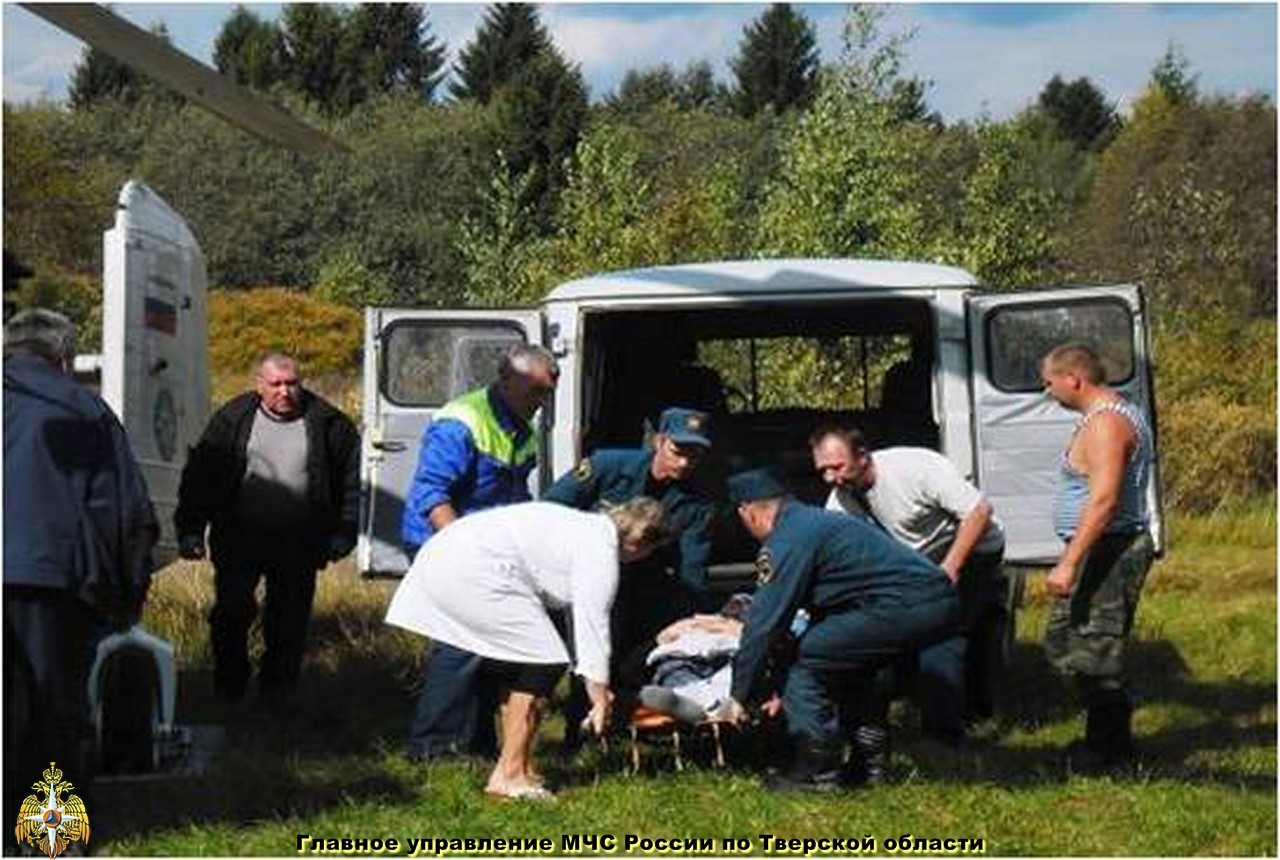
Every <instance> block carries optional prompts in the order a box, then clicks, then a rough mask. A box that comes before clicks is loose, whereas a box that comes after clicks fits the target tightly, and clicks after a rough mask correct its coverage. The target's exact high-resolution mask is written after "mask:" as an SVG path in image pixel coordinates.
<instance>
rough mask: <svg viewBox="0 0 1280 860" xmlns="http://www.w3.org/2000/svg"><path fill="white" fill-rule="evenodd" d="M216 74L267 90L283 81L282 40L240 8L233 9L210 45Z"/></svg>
mask: <svg viewBox="0 0 1280 860" xmlns="http://www.w3.org/2000/svg"><path fill="white" fill-rule="evenodd" d="M213 62H214V65H215V66H216V67H217V69H218V71H219V72H221V73H222V74H224V75H226V76H227V77H229V78H231V80H233V81H235V82H236V83H238V84H244V85H245V86H250V87H253V88H255V89H259V90H268V89H270V88H271V87H272V86H274V85H275V84H276V83H278V82H279V81H281V80H283V79H284V75H285V49H284V36H283V35H282V34H281V32H280V28H279V27H277V26H276V25H275V24H274V23H272V22H270V21H264V20H263V19H261V18H259V17H258V16H257V15H255V14H254V13H253V12H251V11H249V10H248V9H246V8H245V7H244V6H236V8H235V11H234V12H232V13H231V17H230V18H228V19H227V20H226V21H225V22H224V23H223V25H222V29H221V30H220V31H219V32H218V37H217V39H215V40H214V43H213Z"/></svg>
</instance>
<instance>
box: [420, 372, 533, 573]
mask: <svg viewBox="0 0 1280 860" xmlns="http://www.w3.org/2000/svg"><path fill="white" fill-rule="evenodd" d="M537 458H538V438H537V435H536V434H535V433H534V431H533V427H532V426H530V425H529V423H528V422H526V421H522V420H520V419H519V418H517V417H516V416H515V415H512V414H511V411H510V410H509V409H507V407H506V405H505V404H504V403H503V402H502V398H500V397H499V396H498V392H497V389H496V387H495V386H492V385H491V386H489V387H488V388H480V389H477V390H475V391H471V392H469V393H467V394H464V395H462V396H461V397H457V398H454V399H453V400H451V401H449V402H448V403H446V404H445V405H444V406H443V407H442V408H441V409H440V411H439V412H437V413H436V415H435V418H434V420H432V422H431V423H430V424H428V425H427V429H426V432H424V433H423V434H422V445H421V447H420V448H419V450H418V465H417V468H416V469H414V472H413V482H412V483H411V484H410V485H409V497H408V498H407V499H406V500H405V506H404V515H403V517H402V519H401V520H400V537H401V540H403V541H404V544H405V548H406V549H407V550H408V551H409V555H410V558H412V557H413V554H414V553H415V552H416V551H417V549H418V547H420V546H422V545H423V544H424V543H426V542H427V540H429V539H430V537H431V536H432V535H433V534H435V529H434V528H433V527H432V525H431V521H430V520H429V519H428V517H427V515H428V514H429V513H430V512H431V509H432V508H434V507H436V506H437V505H442V504H445V503H448V504H449V505H451V506H452V507H453V509H454V511H455V512H456V513H457V514H458V516H465V515H466V514H469V513H473V512H475V511H479V510H483V509H485V508H494V507H497V506H499V505H510V504H514V503H516V502H527V501H529V500H530V499H531V498H532V496H531V495H530V493H529V475H530V473H531V472H533V467H534V466H535V465H536V464H537Z"/></svg>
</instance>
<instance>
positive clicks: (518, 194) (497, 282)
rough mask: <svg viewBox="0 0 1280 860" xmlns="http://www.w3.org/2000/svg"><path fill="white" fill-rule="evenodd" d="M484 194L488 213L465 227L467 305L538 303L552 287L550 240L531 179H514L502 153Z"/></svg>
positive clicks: (467, 221) (466, 222)
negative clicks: (536, 216)
mask: <svg viewBox="0 0 1280 860" xmlns="http://www.w3.org/2000/svg"><path fill="white" fill-rule="evenodd" d="M496 162H497V163H496V167H497V169H496V170H494V171H493V172H492V176H491V178H490V180H489V185H488V187H487V188H486V189H485V192H484V195H483V206H484V210H483V212H481V213H478V214H477V215H474V216H471V217H468V218H466V219H465V220H464V222H463V225H462V233H461V236H460V237H459V243H458V245H459V249H460V250H461V252H462V256H463V259H464V261H465V266H466V269H465V271H466V301H467V303H468V304H470V305H478V306H483V307H500V306H503V305H508V304H528V303H532V302H536V301H537V300H538V299H540V298H542V296H543V295H544V294H545V293H546V291H547V290H548V289H549V288H550V286H551V285H550V279H549V273H548V271H547V269H546V260H547V257H548V250H549V246H550V240H549V239H547V238H544V237H540V236H539V235H538V234H537V230H536V229H535V224H534V221H533V216H532V213H531V210H530V206H529V203H528V200H529V191H528V185H529V183H530V181H531V179H532V175H531V174H529V173H525V174H523V175H513V174H512V173H511V171H510V170H509V169H508V167H507V164H506V162H505V160H504V159H503V157H502V154H501V153H498V155H497V158H496Z"/></svg>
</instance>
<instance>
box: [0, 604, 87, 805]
mask: <svg viewBox="0 0 1280 860" xmlns="http://www.w3.org/2000/svg"><path fill="white" fill-rule="evenodd" d="M97 623H98V616H97V614H96V613H94V612H93V610H92V609H91V608H90V607H89V606H87V605H86V604H84V603H82V602H80V601H79V600H76V599H75V598H73V597H70V596H68V595H67V594H65V593H64V592H61V591H58V590H56V589H43V588H18V587H5V589H4V804H5V806H4V808H5V809H7V810H10V814H16V813H17V810H18V808H19V807H20V806H21V803H22V799H23V798H24V797H26V796H27V795H28V794H30V793H31V784H32V783H33V782H36V781H37V780H39V779H40V778H41V774H42V773H43V772H44V770H45V769H46V768H48V767H49V763H50V762H57V764H58V768H59V769H61V770H62V772H63V774H64V776H65V778H66V779H67V780H69V781H70V782H71V783H72V784H73V785H75V786H76V789H75V791H76V794H78V795H79V796H80V797H82V798H84V797H85V793H86V791H87V790H88V788H89V783H90V780H91V778H92V776H93V774H92V767H93V754H92V753H93V731H92V726H91V723H90V715H89V701H88V690H87V686H86V685H87V682H88V676H89V668H90V666H91V664H92V660H93V646H94V642H95V641H96V634H97Z"/></svg>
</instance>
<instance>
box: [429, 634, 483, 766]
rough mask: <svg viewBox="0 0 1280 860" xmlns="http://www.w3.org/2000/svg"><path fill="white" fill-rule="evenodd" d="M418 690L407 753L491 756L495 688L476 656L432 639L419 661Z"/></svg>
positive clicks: (437, 755) (478, 657) (435, 756)
mask: <svg viewBox="0 0 1280 860" xmlns="http://www.w3.org/2000/svg"><path fill="white" fill-rule="evenodd" d="M422 675H423V678H422V691H421V692H420V693H419V694H418V701H417V704H416V705H415V706H414V710H413V722H412V723H411V724H410V726H409V747H408V752H409V755H411V756H420V757H425V758H441V757H446V756H450V755H459V754H472V755H483V756H492V755H493V754H494V753H495V752H496V751H497V748H498V741H497V737H496V734H495V731H494V726H493V715H494V712H495V710H496V708H497V689H496V684H495V679H494V677H493V675H492V673H491V672H489V671H486V661H485V659H484V658H483V657H481V656H480V655H479V654H473V653H472V652H470V651H465V650H463V649H462V648H457V647H454V646H453V645H449V644H447V643H444V642H432V643H431V648H430V650H428V651H427V657H426V661H425V662H424V664H423V673H422Z"/></svg>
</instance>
